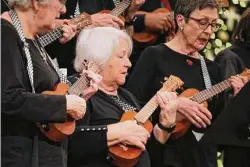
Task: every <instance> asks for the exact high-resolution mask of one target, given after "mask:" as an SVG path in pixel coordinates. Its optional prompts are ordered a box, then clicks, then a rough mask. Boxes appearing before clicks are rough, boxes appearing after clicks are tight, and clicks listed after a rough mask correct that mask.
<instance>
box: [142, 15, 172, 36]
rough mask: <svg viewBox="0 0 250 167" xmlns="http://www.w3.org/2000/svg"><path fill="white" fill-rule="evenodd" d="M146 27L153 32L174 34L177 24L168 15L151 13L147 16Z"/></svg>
mask: <svg viewBox="0 0 250 167" xmlns="http://www.w3.org/2000/svg"><path fill="white" fill-rule="evenodd" d="M145 25H146V27H147V28H149V29H151V30H153V31H159V32H168V31H171V32H174V30H175V23H174V20H172V19H171V18H170V16H169V14H168V13H150V14H146V16H145Z"/></svg>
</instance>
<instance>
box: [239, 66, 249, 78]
mask: <svg viewBox="0 0 250 167" xmlns="http://www.w3.org/2000/svg"><path fill="white" fill-rule="evenodd" d="M240 75H241V76H245V77H247V79H248V80H250V69H248V68H246V69H245V70H244V71H243V72H242V73H241V74H240Z"/></svg>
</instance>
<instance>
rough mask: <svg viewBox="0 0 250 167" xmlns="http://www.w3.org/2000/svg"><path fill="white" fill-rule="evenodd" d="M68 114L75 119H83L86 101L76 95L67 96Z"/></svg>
mask: <svg viewBox="0 0 250 167" xmlns="http://www.w3.org/2000/svg"><path fill="white" fill-rule="evenodd" d="M66 103H67V114H69V115H70V116H71V117H72V118H73V119H75V120H78V119H81V118H82V117H83V116H84V114H85V112H86V101H85V100H84V99H83V98H80V97H78V96H75V95H66Z"/></svg>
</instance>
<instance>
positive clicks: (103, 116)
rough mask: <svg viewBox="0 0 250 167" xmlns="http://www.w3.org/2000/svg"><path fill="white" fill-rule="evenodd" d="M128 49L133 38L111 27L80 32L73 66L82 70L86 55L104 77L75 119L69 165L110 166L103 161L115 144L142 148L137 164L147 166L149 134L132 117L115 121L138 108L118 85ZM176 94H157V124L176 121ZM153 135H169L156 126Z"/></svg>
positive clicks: (160, 138)
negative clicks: (158, 116)
mask: <svg viewBox="0 0 250 167" xmlns="http://www.w3.org/2000/svg"><path fill="white" fill-rule="evenodd" d="M131 50H132V42H131V39H130V38H129V36H128V35H127V34H126V33H124V32H123V31H120V30H117V29H115V28H110V27H98V28H93V29H89V30H84V31H82V33H81V34H80V35H79V37H78V43H77V48H76V53H77V55H76V59H75V69H76V70H77V71H81V70H82V62H83V60H84V59H87V60H94V61H95V62H98V63H100V64H101V71H100V72H99V74H100V75H101V76H102V77H103V79H102V81H101V83H100V87H99V91H98V92H97V93H96V94H94V95H93V96H92V97H91V98H90V99H89V100H88V102H87V113H86V116H85V117H84V118H83V119H81V120H79V121H77V130H76V132H75V133H74V134H73V135H72V137H71V138H70V140H69V161H68V165H69V167H83V166H84V167H85V166H88V167H94V166H95V167H106V166H107V167H111V166H114V165H112V163H111V162H109V161H108V160H107V158H108V157H109V151H108V147H109V146H112V145H114V144H118V143H123V144H129V145H133V146H136V147H139V148H140V149H142V150H144V152H143V154H142V155H141V156H140V158H139V161H138V163H137V164H136V166H138V167H139V166H140V167H149V166H150V161H149V157H148V154H147V151H145V144H146V142H147V139H148V138H149V133H148V132H147V131H146V130H145V129H144V128H143V127H142V126H139V125H137V124H136V122H135V121H125V122H121V123H119V121H120V119H121V116H122V114H124V112H126V111H129V110H135V111H138V110H139V109H140V105H139V104H138V102H137V100H136V99H135V97H134V96H133V95H132V94H131V93H130V92H128V91H127V90H126V89H123V88H120V85H122V84H124V82H125V77H126V75H127V70H128V68H129V67H130V66H131V63H130V61H129V55H130V54H131ZM73 79H74V77H73ZM175 98H176V95H175V94H174V93H159V94H158V95H157V101H158V104H159V105H160V107H161V117H160V122H161V124H162V125H163V126H168V125H169V124H172V123H173V122H175V115H176V113H175V112H176V101H175V100H172V99H175ZM171 100H172V101H171ZM169 101H170V102H169ZM167 103H168V104H167ZM166 104H167V105H166ZM153 133H154V134H155V136H156V138H157V140H158V141H159V142H165V141H166V140H167V139H168V137H169V134H168V133H167V132H165V131H163V130H161V129H160V128H159V127H158V125H157V126H155V127H154V132H153ZM109 158H110V157H109Z"/></svg>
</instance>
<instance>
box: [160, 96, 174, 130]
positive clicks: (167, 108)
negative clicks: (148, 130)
mask: <svg viewBox="0 0 250 167" xmlns="http://www.w3.org/2000/svg"><path fill="white" fill-rule="evenodd" d="M176 99H177V95H176V93H174V92H157V95H156V100H157V103H158V104H159V106H160V108H161V112H160V117H159V121H160V123H161V124H162V125H164V126H165V127H169V126H170V125H172V124H173V123H175V121H176V111H177V102H176V101H175V100H176Z"/></svg>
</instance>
